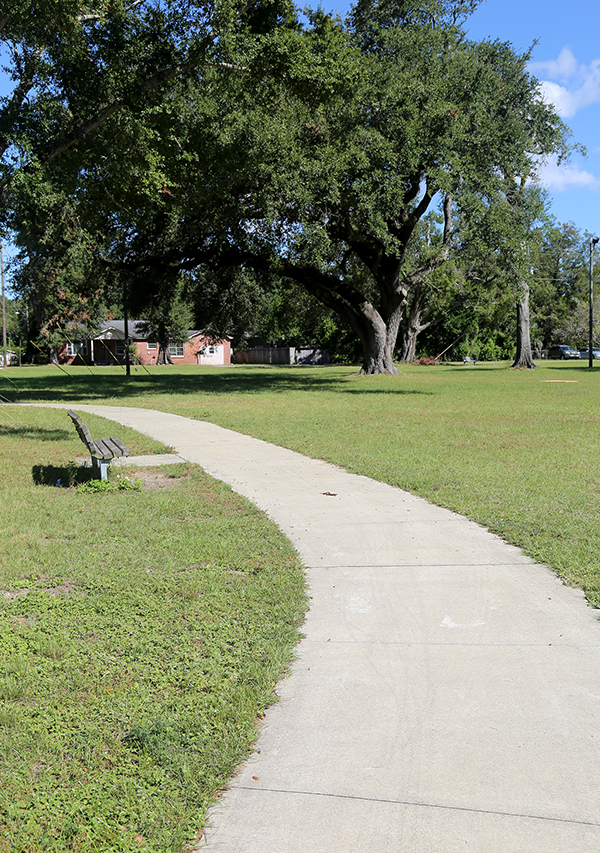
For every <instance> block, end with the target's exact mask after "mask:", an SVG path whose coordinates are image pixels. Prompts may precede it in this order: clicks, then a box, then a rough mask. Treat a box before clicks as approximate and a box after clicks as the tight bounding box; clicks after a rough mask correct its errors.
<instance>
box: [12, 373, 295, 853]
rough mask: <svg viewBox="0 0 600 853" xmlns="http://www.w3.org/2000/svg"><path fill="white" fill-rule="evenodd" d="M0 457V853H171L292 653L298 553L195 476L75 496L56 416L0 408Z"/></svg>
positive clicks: (137, 441) (67, 432)
mask: <svg viewBox="0 0 600 853" xmlns="http://www.w3.org/2000/svg"><path fill="white" fill-rule="evenodd" d="M0 374H1V371H0ZM20 375H21V374H20ZM86 422H88V423H89V425H90V428H91V430H92V434H95V435H97V436H100V435H102V436H105V435H115V434H116V435H118V436H119V437H120V438H121V439H122V440H123V441H125V443H127V444H128V445H129V446H130V447H131V449H132V451H133V452H134V453H135V454H140V453H149V452H156V451H159V452H160V451H162V450H163V449H164V448H163V447H162V446H161V445H158V444H157V443H156V442H153V441H151V440H150V439H147V438H145V437H143V436H139V435H138V434H137V433H135V432H133V431H130V430H127V429H125V428H122V427H121V426H120V425H118V424H114V423H113V422H109V421H103V420H102V419H99V418H93V417H92V416H89V417H88V416H86ZM0 449H1V453H0V526H1V529H2V534H3V535H2V549H1V550H0V850H2V851H11V853H41V851H56V853H59V851H60V853H63V851H69V850H73V851H86V853H100V851H111V853H113V851H123V852H124V853H130V852H131V853H133V851H139V853H141V851H154V853H168V851H173V853H175V852H176V853H180V851H182V850H183V849H184V848H185V845H186V844H187V843H189V842H191V841H193V840H194V839H195V838H197V837H198V833H199V831H200V828H201V826H202V824H203V821H204V819H205V815H206V809H207V807H208V805H209V804H210V802H211V801H212V800H213V798H214V796H215V794H216V792H218V790H219V789H220V788H221V787H222V786H223V785H225V784H226V782H227V780H228V778H229V777H230V775H231V774H232V772H233V771H234V769H235V767H236V766H237V765H238V763H239V762H240V761H241V760H243V759H244V758H245V757H246V756H247V754H248V751H249V749H250V748H251V744H252V742H253V741H254V739H255V737H256V734H257V721H258V720H259V719H260V717H261V716H262V714H263V712H264V709H265V708H266V707H267V706H268V705H269V704H271V703H272V701H273V700H274V698H275V696H274V693H273V691H274V687H275V684H276V681H277V679H278V678H280V677H281V675H282V674H283V673H284V672H285V669H286V667H287V665H288V663H289V662H290V661H291V659H292V657H293V653H294V647H295V644H296V643H297V640H298V630H299V626H300V624H301V623H302V621H303V618H304V611H305V606H306V595H305V589H304V577H303V573H302V570H301V567H300V565H299V561H298V558H297V555H296V554H295V552H294V551H293V549H292V547H291V546H290V544H289V543H288V542H287V540H286V539H285V538H284V537H283V536H282V535H281V534H280V532H279V531H278V530H277V528H276V527H275V526H274V525H273V524H272V523H271V522H270V521H268V520H267V519H266V518H265V516H263V515H262V513H260V512H259V511H258V510H257V509H256V508H255V507H253V506H252V505H251V504H249V503H248V502H247V501H245V500H243V499H242V498H239V497H238V496H236V495H234V494H233V493H232V492H231V491H230V490H229V488H227V487H226V486H224V485H223V484H220V483H216V482H215V481H213V480H211V479H210V478H209V477H207V476H206V475H205V474H204V473H203V472H202V471H201V470H200V469H199V468H197V467H196V466H192V465H175V466H169V467H166V468H162V469H160V468H151V469H144V470H142V469H137V470H136V469H133V468H131V469H119V472H118V474H117V472H111V478H112V480H113V481H114V482H116V480H117V477H126V476H128V477H129V478H130V479H132V480H134V481H135V480H136V479H139V481H140V486H141V489H140V490H139V491H136V490H133V489H131V490H127V491H124V492H120V491H111V492H105V493H89V492H87V493H86V492H85V491H81V490H80V491H78V489H77V482H78V481H79V480H85V479H86V474H85V472H80V473H79V474H75V473H74V471H73V466H70V465H69V462H70V461H71V460H72V459H73V458H74V457H76V456H81V455H85V448H84V447H83V445H81V443H80V442H79V439H78V437H77V435H76V433H75V431H74V429H73V428H72V425H71V422H70V419H69V418H68V417H67V415H66V413H65V412H64V411H59V410H54V409H37V408H31V407H8V406H2V407H0Z"/></svg>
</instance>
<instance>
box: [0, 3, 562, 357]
mask: <svg viewBox="0 0 600 853" xmlns="http://www.w3.org/2000/svg"><path fill="white" fill-rule="evenodd" d="M475 5H476V4H475V3H471V2H465V3H463V2H458V1H457V2H454V0H406V2H405V0H388V2H373V0H365V1H364V2H362V0H361V2H359V3H357V4H356V6H354V7H353V9H352V11H351V13H350V15H349V17H348V19H347V20H346V21H341V20H339V19H338V18H334V17H332V16H330V15H326V14H324V13H323V12H321V11H315V12H310V13H308V19H307V21H306V22H304V23H302V22H301V21H300V19H299V16H298V13H297V11H296V10H295V9H294V8H293V7H292V6H291V5H284V4H278V3H259V2H257V3H255V4H253V5H252V4H251V5H250V6H241V5H240V6H236V5H235V4H230V5H223V6H222V7H218V8H217V7H216V6H213V5H211V6H210V7H208V6H207V7H203V6H201V5H199V4H191V5H190V4H179V3H176V2H173V3H162V2H160V3H157V4H156V5H153V4H152V3H149V4H145V3H140V4H138V3H134V4H132V5H129V6H125V5H123V4H122V3H115V4H112V5H110V4H109V6H108V7H106V8H107V11H106V12H105V13H103V14H102V16H96V17H94V13H93V11H90V12H89V13H87V12H86V13H85V14H84V15H82V13H81V12H79V13H78V14H76V13H75V7H73V10H72V15H71V17H69V16H67V19H66V21H65V22H64V23H63V22H62V18H61V19H60V20H59V19H58V18H56V16H54V17H52V18H51V20H52V24H53V26H54V27H55V31H56V32H58V31H59V29H60V27H64V28H65V30H64V31H65V32H66V33H70V32H72V33H73V34H74V35H73V37H72V44H71V46H70V47H62V46H59V47H57V48H56V51H57V52H56V57H55V54H53V53H52V51H51V50H50V48H46V53H45V54H44V57H43V58H40V59H39V62H42V63H46V65H47V66H48V70H47V71H44V73H43V75H42V74H41V72H40V74H41V77H40V78H39V79H40V80H41V81H42V82H41V83H40V84H39V88H38V89H36V98H34V104H37V108H36V110H34V112H33V114H32V115H31V116H29V110H28V108H27V109H25V107H24V105H23V104H24V101H23V103H22V104H21V108H20V110H19V115H20V116H21V117H22V121H21V120H20V121H19V122H17V123H16V124H13V125H11V124H10V122H8V124H7V125H6V126H7V127H8V128H9V129H10V128H12V131H11V133H12V136H10V135H7V143H8V147H7V152H8V156H7V158H6V162H5V167H4V173H3V181H4V184H3V185H4V186H6V187H8V188H9V190H8V191H9V195H10V201H9V203H8V210H9V211H10V213H9V215H7V217H6V220H7V222H8V223H9V224H10V225H11V226H12V227H13V228H14V229H15V231H16V232H17V233H18V234H19V238H20V239H21V240H22V242H23V244H24V246H25V247H26V252H27V257H28V258H30V257H32V252H31V251H30V250H31V248H32V247H33V248H35V246H34V245H33V244H35V242H36V239H37V238H36V237H35V232H36V227H39V225H38V226H36V225H34V220H35V215H34V213H33V212H32V199H33V200H34V199H35V198H36V197H40V196H44V197H48V196H52V195H54V197H55V198H56V199H57V201H56V203H55V204H52V205H49V206H48V208H47V210H48V214H47V216H48V219H49V222H50V223H51V224H52V223H55V222H56V211H57V210H58V211H61V210H63V209H65V205H66V206H67V207H69V208H71V209H72V210H73V211H74V216H75V217H76V218H77V223H78V227H77V229H73V232H72V235H71V236H69V234H66V232H65V229H63V243H64V242H66V243H69V245H71V244H72V243H73V242H74V241H76V240H80V241H83V243H84V244H85V245H87V246H91V247H92V249H90V250H89V251H90V252H91V253H92V254H93V260H90V263H92V262H93V264H94V265H95V267H96V268H97V269H100V270H101V271H102V273H101V274H102V275H103V276H104V277H105V279H107V280H108V279H110V278H111V270H116V269H118V270H120V271H121V272H123V271H124V273H125V274H127V271H129V272H130V274H131V280H132V288H131V291H130V293H129V298H130V299H131V302H132V304H133V305H136V304H139V305H143V304H144V302H147V301H148V300H149V299H150V298H151V297H152V298H155V297H154V295H153V293H154V291H155V290H157V289H158V290H160V291H162V293H163V294H166V295H168V294H169V293H171V292H172V293H175V292H176V288H175V284H174V283H175V282H176V281H178V276H179V273H180V272H181V271H182V270H183V271H194V272H195V280H196V281H197V282H198V283H199V284H201V283H202V282H206V281H207V280H208V279H210V280H211V281H212V282H213V284H214V281H215V278H214V277H215V275H216V276H221V280H222V281H225V280H227V281H229V282H230V283H231V282H232V281H234V280H235V276H234V275H226V274H225V271H226V270H227V269H230V270H235V269H237V270H240V271H243V270H246V271H247V272H248V271H252V275H253V276H259V278H260V276H267V277H271V278H273V277H275V278H277V279H290V280H292V281H294V282H296V283H297V284H298V285H299V286H301V287H302V288H304V289H305V290H306V292H307V293H309V294H310V295H311V296H312V297H313V298H315V299H317V300H318V301H320V302H321V303H322V304H323V305H324V306H326V307H327V308H328V309H330V310H332V311H333V312H335V313H336V314H337V315H338V316H339V317H340V318H341V320H342V321H343V322H344V323H345V324H346V325H348V326H349V327H350V328H351V329H353V331H354V333H355V334H356V335H357V336H358V338H359V339H360V342H361V346H362V352H363V365H362V367H363V370H364V371H365V372H367V373H378V372H387V373H393V372H395V371H396V368H395V366H394V362H393V358H394V352H395V348H396V345H397V338H398V333H399V331H400V329H401V327H402V323H403V320H406V316H407V308H408V306H409V304H410V303H411V302H413V303H414V301H415V294H417V292H420V293H421V294H424V293H427V292H428V288H429V286H430V284H429V283H430V282H432V281H434V278H432V276H434V274H435V272H436V270H439V269H441V268H442V266H443V265H444V264H447V263H448V262H449V261H452V260H453V259H454V258H456V256H457V254H458V252H459V251H461V250H462V249H463V248H464V245H465V239H466V236H467V235H468V234H469V233H471V232H472V231H473V223H477V222H482V221H484V220H486V219H487V220H489V219H490V211H494V210H496V211H499V213H498V216H499V217H500V218H501V219H502V221H503V223H504V227H505V231H506V233H509V232H510V231H511V229H512V233H513V234H516V233H517V232H519V233H521V231H523V228H524V225H523V224H522V216H521V214H520V213H519V209H518V207H519V206H518V205H517V204H516V203H515V202H514V199H515V198H516V197H517V196H518V194H519V192H520V189H519V188H520V187H523V188H524V187H525V186H526V185H527V182H528V181H529V180H530V179H531V178H532V177H534V175H535V170H536V167H537V165H538V164H539V162H540V161H541V159H542V158H543V157H544V156H547V155H548V154H550V153H558V154H559V155H563V154H564V153H565V152H566V137H567V134H566V129H565V127H564V126H563V125H562V123H561V122H560V119H559V118H558V117H557V116H556V115H555V113H554V112H553V110H552V109H551V108H550V107H549V106H548V105H546V104H545V103H544V102H543V101H542V100H541V98H540V96H539V92H538V88H537V81H536V80H535V79H534V78H532V77H531V76H530V75H529V74H528V73H527V71H526V63H527V60H528V58H529V56H528V54H518V53H516V52H515V51H514V49H513V48H512V47H511V46H510V45H509V44H504V43H500V42H493V41H482V42H473V41H470V40H469V39H467V37H466V35H465V32H464V29H463V24H464V20H465V16H466V15H467V14H468V13H469V12H470V11H471V10H472V9H473V7H474V6H475ZM190 10H191V11H190ZM88 14H89V15H91V16H92V18H93V20H91V22H90V23H88V21H87V20H85V21H84V20H83V17H85V16H86V15H88ZM27 38H28V39H29V41H28V42H27V45H28V50H29V51H30V53H31V55H32V56H33V55H34V54H35V49H34V47H33V45H36V46H37V50H38V53H39V51H40V44H41V42H42V41H43V39H42V38H41V36H40V35H39V34H36V33H33V34H28V35H27ZM63 40H64V39H63V38H61V39H58V41H60V42H61V45H62V42H63ZM67 44H69V41H68V40H67ZM125 45H126V49H125V50H123V48H124V46H125ZM117 46H118V47H117ZM32 51H33V53H32ZM61 51H62V52H61ZM35 56H37V54H35ZM86 56H87V57H88V58H87V59H86ZM89 57H91V59H90V58H89ZM32 61H34V60H32ZM36 61H38V60H36ZM86 61H87V62H89V63H90V65H91V68H90V73H89V75H88V79H87V80H86V83H85V84H84V85H78V83H77V81H78V79H79V76H80V75H81V74H82V71H83V68H84V67H86V65H85V63H86ZM44 67H45V66H44ZM84 76H85V75H84ZM15 79H16V78H15ZM17 89H18V85H17ZM13 97H14V96H13ZM9 106H10V103H9V102H7V105H6V109H9ZM13 112H14V110H13ZM26 116H29V117H28V118H27V121H25V117H26ZM2 127H4V125H2ZM17 131H19V133H20V134H21V136H20V137H19V139H20V142H19V143H18V142H17V135H18V134H17ZM19 144H21V146H22V150H21V149H19V148H18V145H19ZM17 151H19V152H20V153H18V154H17V153H15V152H17ZM11 158H12V159H11ZM61 200H62V201H63V202H64V204H62V202H61ZM33 207H35V204H33ZM434 211H437V212H438V213H439V218H440V224H439V226H437V230H436V233H435V239H430V240H429V241H428V242H427V243H426V244H423V243H421V244H420V245H419V246H418V247H417V245H416V243H417V242H418V240H419V234H420V233H421V232H420V230H419V228H420V223H421V221H422V220H424V217H426V216H427V215H428V214H431V213H432V212H434ZM43 218H44V217H42V219H43ZM38 222H39V220H38ZM52 227H55V226H54V225H52ZM51 230H52V229H51ZM58 230H60V227H59V229H58ZM525 230H526V229H525ZM76 232H77V234H76ZM521 242H522V241H521ZM53 245H56V244H55V243H54V242H53ZM57 252H58V254H60V253H61V252H62V253H63V254H64V255H65V256H66V255H67V254H68V252H67V250H66V248H65V247H64V246H63V247H62V248H61V247H60V246H59V248H58V249H57ZM56 266H57V269H58V268H60V267H61V265H60V263H59V262H58V259H57V264H56ZM203 269H205V270H210V271H211V272H210V275H209V276H208V279H207V275H206V274H201V275H200V274H196V273H197V272H198V271H199V270H203ZM144 270H146V271H147V272H148V275H146V276H145V275H144ZM157 271H160V273H157ZM219 271H220V272H219ZM150 272H152V274H151V275H150ZM98 274H99V275H100V273H98ZM244 275H245V279H244V280H245V281H246V282H247V281H248V275H247V273H246V274H244ZM242 278H244V276H242ZM238 280H240V279H239V278H238ZM255 280H257V279H255ZM135 283H137V286H134V284H135ZM229 292H230V293H231V292H232V291H231V290H230V291H229Z"/></svg>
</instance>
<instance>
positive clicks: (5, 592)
mask: <svg viewBox="0 0 600 853" xmlns="http://www.w3.org/2000/svg"><path fill="white" fill-rule="evenodd" d="M28 592H29V590H28V589H0V595H1V596H2V597H3V598H4V599H6V601H16V600H17V599H18V598H24V596H26V595H27V594H28Z"/></svg>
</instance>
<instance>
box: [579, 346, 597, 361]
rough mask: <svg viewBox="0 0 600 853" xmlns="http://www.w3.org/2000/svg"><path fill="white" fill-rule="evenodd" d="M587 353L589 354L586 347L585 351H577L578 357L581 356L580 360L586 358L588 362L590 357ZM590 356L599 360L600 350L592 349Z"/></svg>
mask: <svg viewBox="0 0 600 853" xmlns="http://www.w3.org/2000/svg"><path fill="white" fill-rule="evenodd" d="M589 353H590V351H589V348H588V347H586V348H585V349H580V350H579V355H580V356H581V358H587V359H588V360H589V357H590V355H589ZM592 356H593V358H600V349H597V348H596V347H592Z"/></svg>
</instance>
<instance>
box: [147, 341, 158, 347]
mask: <svg viewBox="0 0 600 853" xmlns="http://www.w3.org/2000/svg"><path fill="white" fill-rule="evenodd" d="M156 346H157V344H156V341H148V349H156Z"/></svg>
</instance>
